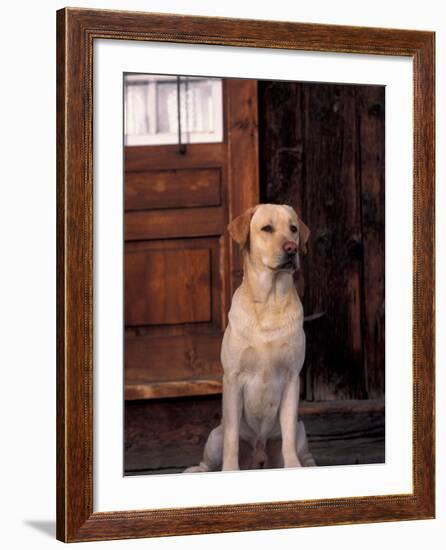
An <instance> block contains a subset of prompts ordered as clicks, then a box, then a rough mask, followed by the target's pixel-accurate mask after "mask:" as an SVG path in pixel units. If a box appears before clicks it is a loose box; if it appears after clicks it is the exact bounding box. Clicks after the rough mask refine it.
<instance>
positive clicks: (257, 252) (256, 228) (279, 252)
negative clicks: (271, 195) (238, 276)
mask: <svg viewBox="0 0 446 550" xmlns="http://www.w3.org/2000/svg"><path fill="white" fill-rule="evenodd" d="M228 229H229V233H230V234H231V237H232V238H233V239H234V240H235V241H236V242H237V243H238V244H239V245H240V246H241V247H242V248H243V249H244V250H245V251H247V252H248V253H249V255H250V256H251V258H252V259H253V260H254V261H256V263H258V264H259V265H263V266H264V267H266V268H268V269H270V270H274V271H283V270H286V271H294V270H296V269H299V253H301V254H305V253H306V251H307V247H306V245H307V241H308V238H309V236H310V230H309V229H308V227H307V226H306V225H305V224H304V223H303V221H302V220H301V219H300V218H299V217H298V215H297V214H296V212H295V210H294V209H293V208H291V206H287V205H285V204H280V205H279V204H259V205H257V206H254V207H253V208H249V209H248V210H247V211H246V212H244V213H243V214H242V215H241V216H238V217H237V218H235V219H234V220H233V221H232V222H231V223H230V224H229V226H228Z"/></svg>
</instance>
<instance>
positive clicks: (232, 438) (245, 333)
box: [186, 204, 314, 472]
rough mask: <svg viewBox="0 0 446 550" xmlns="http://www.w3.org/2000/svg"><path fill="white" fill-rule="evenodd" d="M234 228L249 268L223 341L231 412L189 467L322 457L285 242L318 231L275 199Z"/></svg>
mask: <svg viewBox="0 0 446 550" xmlns="http://www.w3.org/2000/svg"><path fill="white" fill-rule="evenodd" d="M268 226H270V227H271V228H272V229H273V230H272V231H265V228H268ZM293 226H294V227H297V228H298V231H297V232H292V228H293ZM262 228H263V229H262ZM228 229H229V232H230V234H231V236H232V237H233V239H234V240H235V241H236V242H237V243H239V244H240V246H241V247H242V249H243V250H244V258H243V259H244V276H243V282H242V284H241V285H240V287H239V288H238V289H237V290H236V291H235V293H234V296H233V299H232V305H231V309H230V311H229V316H228V318H229V322H228V326H227V328H226V331H225V334H224V337H223V343H222V349H221V361H222V365H223V370H224V376H223V419H222V424H221V425H220V426H218V427H217V428H215V429H214V430H213V431H212V432H211V434H210V435H209V438H208V441H207V443H206V446H205V450H204V456H203V460H202V462H201V463H200V465H199V466H195V467H192V468H189V469H188V470H186V471H189V472H191V471H194V472H196V471H209V470H217V469H220V468H222V469H223V470H237V469H239V468H240V466H241V467H242V468H249V467H251V468H252V467H280V466H284V467H298V466H301V465H302V464H303V465H314V460H313V458H312V456H311V454H310V453H309V451H308V446H307V442H306V435H305V428H304V426H303V424H302V423H301V422H299V423H298V422H297V407H298V401H299V372H300V370H301V368H302V365H303V362H304V357H305V335H304V331H303V308H302V304H301V302H300V300H299V297H298V295H297V292H296V289H295V287H294V282H293V271H294V268H292V267H289V266H288V267H286V265H287V264H286V263H285V260H286V258H287V256H286V254H285V253H284V248H283V247H284V244H285V243H296V245H297V246H298V247H299V249H303V248H305V247H306V244H307V241H308V238H309V235H310V231H309V229H308V227H307V226H306V225H305V224H304V223H303V222H302V221H301V220H300V219H299V218H298V216H297V214H296V212H295V211H294V210H293V209H292V208H291V207H289V206H286V205H270V204H263V205H258V206H256V207H254V208H251V209H249V210H248V211H246V212H245V213H244V214H242V215H241V216H239V217H238V218H236V219H235V220H234V221H233V222H232V223H231V224H230V225H229V227H228Z"/></svg>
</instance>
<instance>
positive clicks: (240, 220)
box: [228, 206, 257, 248]
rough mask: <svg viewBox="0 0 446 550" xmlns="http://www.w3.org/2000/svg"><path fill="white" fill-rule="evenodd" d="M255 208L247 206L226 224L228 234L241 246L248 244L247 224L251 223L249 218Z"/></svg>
mask: <svg viewBox="0 0 446 550" xmlns="http://www.w3.org/2000/svg"><path fill="white" fill-rule="evenodd" d="M256 208H257V207H256V206H253V207H252V208H248V210H246V212H243V214H241V215H240V216H237V218H235V219H233V220H232V222H231V223H230V224H229V225H228V231H229V234H230V235H231V237H232V238H233V239H234V241H235V242H236V243H238V244H239V245H240V246H241V247H242V248H243V247H245V246H246V245H247V244H248V238H249V226H250V225H251V218H252V216H253V214H254V212H255V210H256Z"/></svg>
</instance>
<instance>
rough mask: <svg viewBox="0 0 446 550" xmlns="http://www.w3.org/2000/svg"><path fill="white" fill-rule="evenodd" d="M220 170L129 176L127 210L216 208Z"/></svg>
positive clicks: (218, 195) (179, 171)
mask: <svg viewBox="0 0 446 550" xmlns="http://www.w3.org/2000/svg"><path fill="white" fill-rule="evenodd" d="M220 204H221V170H220V169H219V168H204V169H200V168H196V169H193V168H188V169H181V170H151V171H148V170H147V171H144V172H130V173H129V174H128V176H127V180H126V186H125V209H126V210H154V209H161V208H169V209H171V208H188V207H193V206H218V205H220Z"/></svg>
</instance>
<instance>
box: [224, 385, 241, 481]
mask: <svg viewBox="0 0 446 550" xmlns="http://www.w3.org/2000/svg"><path fill="white" fill-rule="evenodd" d="M241 414H242V392H241V388H240V384H239V381H238V379H237V377H236V376H227V375H225V376H224V377H223V431H224V434H223V468H222V469H223V470H239V462H238V452H239V436H240V418H241Z"/></svg>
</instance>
